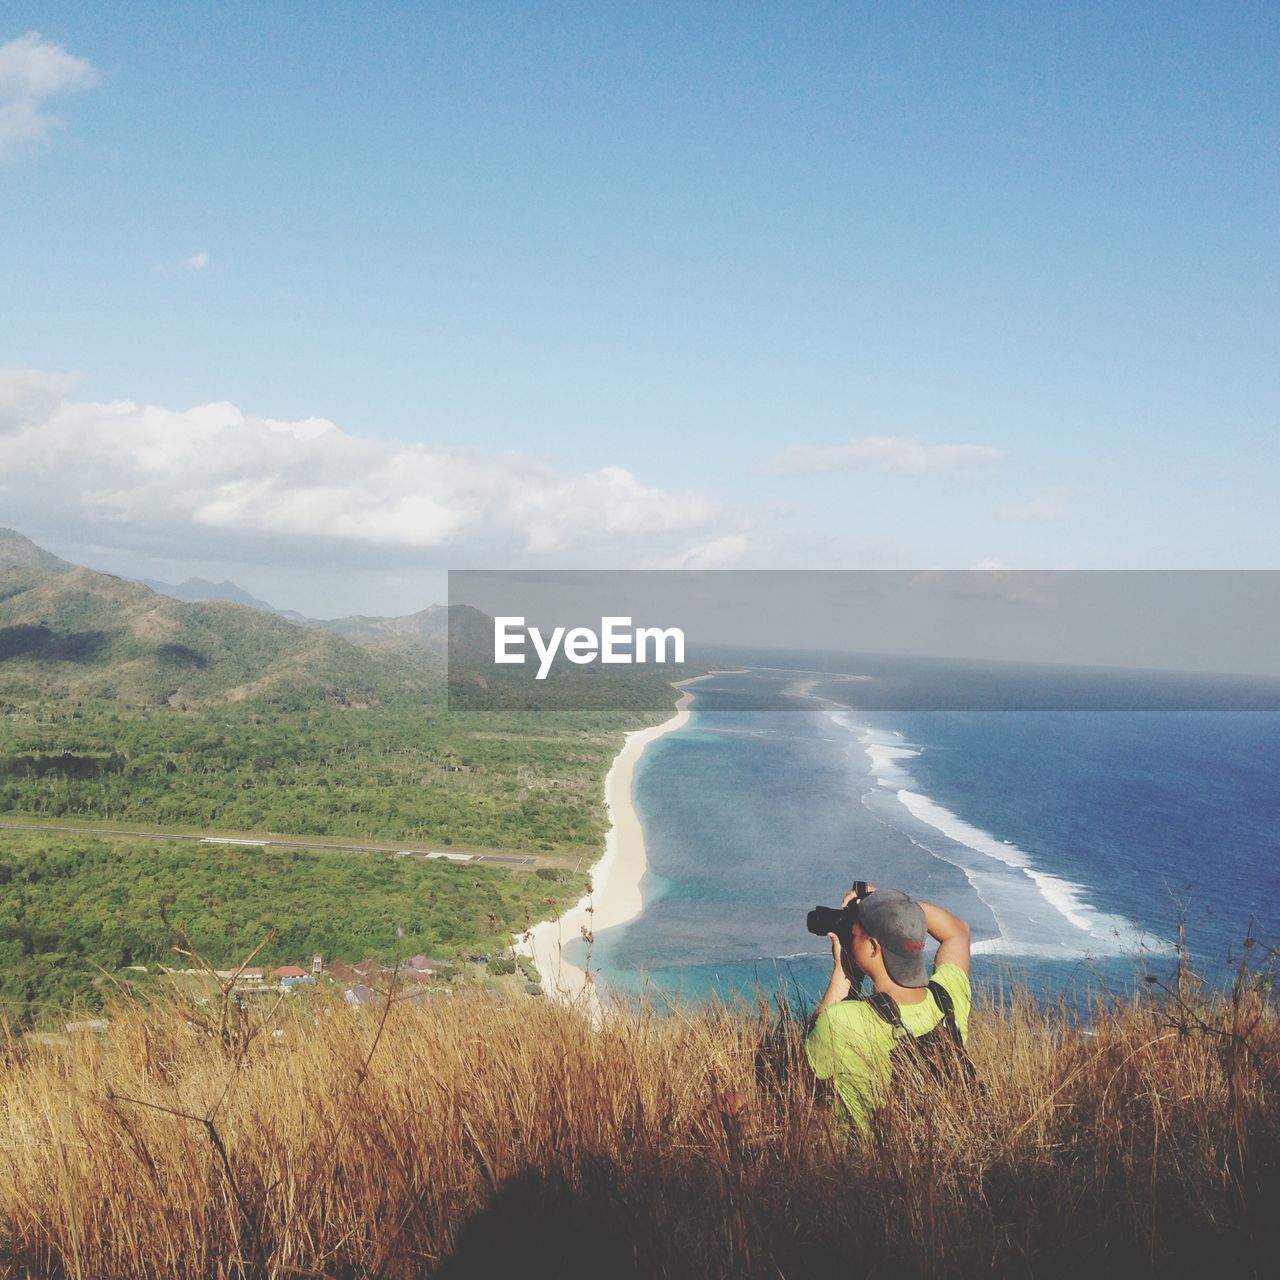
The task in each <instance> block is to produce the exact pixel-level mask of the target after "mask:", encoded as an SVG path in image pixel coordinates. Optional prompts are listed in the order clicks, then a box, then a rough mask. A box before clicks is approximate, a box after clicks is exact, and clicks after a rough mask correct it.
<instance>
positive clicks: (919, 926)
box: [858, 889, 929, 987]
mask: <svg viewBox="0 0 1280 1280" xmlns="http://www.w3.org/2000/svg"><path fill="white" fill-rule="evenodd" d="M858 923H859V924H860V925H861V926H862V928H863V931H864V932H866V933H869V934H870V935H871V936H872V937H873V938H874V939H875V940H876V941H877V942H878V943H879V944H880V945H881V946H882V947H883V948H884V967H885V968H886V969H887V970H888V971H889V977H891V978H892V979H893V980H894V982H896V983H897V984H898V985H899V986H900V987H927V986H928V985H929V975H928V974H927V973H926V972H925V968H924V942H925V938H926V937H928V931H927V930H926V929H925V926H924V908H923V907H922V906H921V905H920V904H919V903H918V902H917V901H916V900H915V899H914V898H909V897H907V895H906V894H905V893H902V892H901V891H900V890H898V889H877V890H876V891H875V893H869V894H867V896H866V897H865V898H863V899H862V901H861V902H860V903H858Z"/></svg>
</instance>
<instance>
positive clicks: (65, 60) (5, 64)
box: [0, 31, 98, 161]
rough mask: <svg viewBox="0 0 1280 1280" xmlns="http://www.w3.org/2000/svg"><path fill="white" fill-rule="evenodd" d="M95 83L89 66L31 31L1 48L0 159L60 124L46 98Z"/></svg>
mask: <svg viewBox="0 0 1280 1280" xmlns="http://www.w3.org/2000/svg"><path fill="white" fill-rule="evenodd" d="M97 83H98V73H97V71H95V70H94V68H93V67H92V66H91V65H90V64H89V63H88V62H86V61H85V60H84V59H83V58H76V57H73V56H72V55H71V54H69V53H68V52H67V51H66V50H65V49H64V48H62V46H61V45H57V44H54V43H53V42H52V41H51V40H44V39H42V38H41V37H40V36H38V35H37V34H36V33H35V32H34V31H31V32H28V33H27V34H26V35H25V36H19V37H18V38H17V39H16V40H10V41H9V42H8V43H7V44H2V45H0V161H3V160H9V159H12V158H13V157H14V156H16V155H18V154H19V153H20V152H21V151H23V150H24V149H25V148H27V147H29V146H34V145H37V144H39V143H41V142H44V141H46V140H47V139H48V137H49V135H50V133H51V132H52V131H53V129H54V128H55V127H56V126H57V125H58V124H60V123H61V121H59V119H58V118H57V116H55V115H53V114H52V113H51V112H49V111H48V109H47V102H48V100H49V99H50V98H52V97H54V96H56V95H57V94H60V93H69V92H72V91H73V90H77V89H90V88H92V87H93V86H94V85H96V84H97Z"/></svg>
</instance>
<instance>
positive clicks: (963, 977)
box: [804, 964, 973, 1130]
mask: <svg viewBox="0 0 1280 1280" xmlns="http://www.w3.org/2000/svg"><path fill="white" fill-rule="evenodd" d="M933 980H934V981H935V982H936V983H937V984H938V985H939V986H941V987H942V988H944V989H945V990H946V992H947V994H948V995H949V996H950V997H951V1002H952V1004H953V1005H955V1011H956V1025H957V1026H958V1027H959V1028H960V1037H961V1039H963V1040H967V1039H968V1038H969V1008H970V1006H971V1004H972V1003H973V995H972V992H971V989H970V986H969V975H968V974H967V973H965V971H964V970H963V969H961V968H960V967H959V966H958V965H954V964H942V965H939V966H938V967H937V968H936V969H935V970H934V971H933ZM899 1009H900V1012H901V1014H902V1025H903V1026H904V1027H905V1028H906V1029H907V1030H908V1031H909V1032H910V1033H911V1034H912V1035H913V1036H922V1035H924V1034H925V1033H926V1032H928V1031H932V1030H933V1028H934V1027H936V1026H937V1025H938V1023H940V1022H941V1021H942V1010H941V1009H939V1008H938V1002H937V1001H936V1000H935V999H934V998H933V994H932V992H930V993H929V994H927V995H926V996H925V998H924V999H923V1000H921V1001H920V1003H919V1004H904V1005H901V1006H899ZM893 1042H894V1034H893V1028H892V1027H891V1026H890V1025H889V1024H888V1023H887V1022H885V1020H884V1019H883V1018H882V1017H881V1016H880V1015H879V1014H878V1013H877V1012H876V1011H875V1010H874V1009H873V1008H872V1007H871V1006H870V1005H869V1004H868V1003H867V1002H866V1001H865V1000H842V1001H841V1002H840V1003H839V1004H836V1005H832V1006H831V1008H830V1009H825V1010H823V1012H822V1013H820V1014H819V1015H818V1017H817V1019H816V1021H815V1022H814V1024H813V1027H812V1029H811V1030H810V1032H809V1035H808V1036H807V1037H806V1039H805V1046H804V1047H805V1052H806V1053H807V1054H808V1057H809V1065H810V1066H811V1067H812V1068H813V1074H814V1075H815V1076H817V1077H818V1079H819V1080H830V1079H832V1078H833V1077H834V1079H835V1085H836V1093H837V1094H838V1095H839V1097H840V1102H841V1103H842V1105H843V1107H844V1110H845V1112H846V1113H847V1114H848V1116H849V1118H850V1119H851V1120H852V1121H853V1122H854V1123H855V1124H856V1125H857V1126H858V1127H859V1128H860V1129H864V1130H865V1129H866V1128H868V1126H869V1124H870V1120H871V1113H872V1112H873V1111H874V1110H875V1109H876V1108H877V1107H878V1106H879V1105H880V1104H881V1103H882V1102H883V1101H884V1098H885V1093H886V1091H887V1089H888V1085H889V1080H890V1077H891V1076H892V1074H893V1072H892V1068H891V1066H890V1063H889V1054H890V1051H891V1050H892V1049H893Z"/></svg>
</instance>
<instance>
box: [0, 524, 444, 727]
mask: <svg viewBox="0 0 1280 1280" xmlns="http://www.w3.org/2000/svg"><path fill="white" fill-rule="evenodd" d="M24 543H26V540H25V539H19V541H18V542H17V543H16V544H15V543H14V541H13V539H12V538H10V539H8V540H7V541H6V542H5V543H4V545H5V546H6V547H14V546H16V547H17V550H16V551H15V552H14V554H15V555H22V556H26V557H28V558H30V557H31V551H30V550H29V549H28V548H31V547H32V546H33V544H29V543H27V544H26V546H23V545H22V544H24ZM34 551H35V552H37V553H38V552H39V548H34ZM44 554H47V553H44ZM55 559H56V557H55ZM58 563H59V564H62V563H63V562H61V561H58ZM429 683H430V677H429V674H428V673H427V672H426V671H425V670H424V669H423V666H422V664H417V665H415V664H411V663H407V662H405V661H403V660H402V659H401V658H400V657H399V656H398V655H395V654H389V655H386V656H385V657H382V658H380V657H378V656H375V655H374V654H372V653H370V652H367V651H366V650H364V649H361V648H358V647H357V646H356V645H354V644H351V643H350V642H348V641H346V640H344V639H342V638H341V637H340V636H336V635H333V634H331V633H330V632H327V631H325V630H323V629H321V628H318V627H300V626H296V625H294V624H293V623H291V622H288V621H286V620H285V619H283V618H280V617H277V616H276V615H274V614H272V613H268V612H265V611H264V610H261V609H254V608H250V607H249V606H247V605H242V604H230V603H226V602H222V601H210V602H206V603H201V604H186V603H183V602H182V601H178V600H174V599H171V598H170V597H168V596H164V595H160V594H158V593H157V592H155V591H152V590H151V589H150V588H149V587H146V586H144V585H143V584H141V583H138V582H129V581H126V580H125V579H123V578H117V577H113V576H111V575H109V574H104V573H95V572H94V571H93V570H91V569H83V568H76V567H74V566H71V565H67V566H66V567H65V568H63V569H58V570H54V569H45V568H33V567H23V566H19V567H9V568H4V569H0V699H3V700H5V701H8V702H10V703H14V702H19V703H27V702H31V701H36V700H43V699H47V698H50V697H59V698H70V699H75V700H85V699H107V700H112V701H117V702H121V703H125V704H131V705H152V706H154V705H159V704H163V703H168V704H170V705H173V706H203V705H211V704H216V703H220V702H238V701H243V700H246V699H253V700H264V701H269V702H272V703H275V704H277V705H285V706H305V705H315V704H317V703H336V704H338V705H343V706H352V707H359V706H368V705H371V704H373V703H376V702H381V701H385V700H387V699H389V698H396V697H398V696H403V695H405V694H416V693H420V692H421V691H422V690H423V689H424V688H426V687H427V685H428V684H429Z"/></svg>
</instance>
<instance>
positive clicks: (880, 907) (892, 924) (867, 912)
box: [805, 885, 972, 1130]
mask: <svg viewBox="0 0 1280 1280" xmlns="http://www.w3.org/2000/svg"><path fill="white" fill-rule="evenodd" d="M854 900H855V899H854V895H853V894H852V893H848V894H846V895H845V897H844V901H843V902H842V903H841V904H840V905H841V906H847V905H848V904H849V903H850V902H852V901H854ZM857 903H858V915H857V920H856V922H855V924H854V926H853V939H852V941H853V948H852V951H853V954H852V955H851V956H845V955H844V948H843V947H842V946H841V944H840V939H839V938H837V937H836V935H835V934H834V933H829V934H827V937H828V938H829V939H830V940H831V958H832V970H831V980H830V982H829V983H828V984H827V991H826V994H825V995H824V996H823V997H822V1000H821V1002H820V1003H819V1005H818V1008H817V1010H816V1012H815V1015H814V1021H813V1026H812V1027H811V1028H810V1031H809V1035H808V1037H807V1039H806V1041H805V1049H806V1052H807V1053H808V1057H809V1065H810V1066H811V1067H812V1068H813V1071H814V1074H815V1075H816V1076H817V1077H818V1079H820V1080H827V1079H831V1078H833V1077H834V1079H835V1086H836V1092H837V1094H838V1096H839V1098H840V1102H841V1104H842V1106H843V1108H844V1110H845V1111H846V1112H847V1113H848V1115H849V1118H850V1119H851V1120H852V1121H853V1122H854V1124H856V1125H857V1126H858V1127H859V1128H860V1129H863V1130H865V1129H867V1128H868V1127H869V1123H870V1118H871V1115H872V1113H873V1112H874V1111H875V1109H876V1108H877V1107H878V1106H880V1105H881V1104H882V1103H883V1102H884V1100H885V1098H886V1097H887V1095H888V1089H889V1084H890V1081H891V1080H892V1077H893V1065H892V1058H891V1055H893V1054H894V1047H895V1045H897V1044H899V1043H902V1044H904V1045H907V1046H908V1047H909V1038H911V1037H914V1038H916V1039H917V1040H918V1041H919V1042H920V1047H921V1049H923V1047H924V1043H925V1042H924V1041H923V1040H921V1037H926V1036H928V1037H929V1040H930V1042H932V1043H934V1044H935V1045H936V1043H937V1041H938V1040H939V1039H946V1040H953V1039H958V1041H959V1042H960V1043H959V1045H957V1046H956V1048H957V1049H959V1050H960V1054H961V1056H962V1054H963V1049H962V1047H961V1046H962V1045H963V1042H964V1041H965V1040H967V1039H968V1034H969V1007H970V1004H971V1001H972V995H971V992H970V987H969V926H968V925H967V924H966V923H965V922H964V921H963V920H961V919H960V917H959V916H954V915H952V914H951V912H950V911H946V910H944V909H943V908H942V907H938V906H934V905H933V903H931V902H917V901H916V900H915V899H913V898H909V897H908V896H907V895H906V894H905V893H900V892H899V891H898V890H897V889H877V888H876V887H875V886H874V885H868V886H867V892H866V895H865V896H864V897H862V898H861V899H858V900H857ZM926 934H927V935H929V936H930V937H932V938H934V939H935V940H936V941H937V943H938V953H937V956H936V957H935V958H934V969H933V981H934V983H935V984H936V986H937V987H938V988H941V990H940V991H939V992H938V994H937V995H935V993H934V992H933V991H931V990H930V987H929V977H928V975H927V973H926V972H925V958H924V948H925V936H926ZM850 962H851V963H850ZM853 966H856V969H855V968H854V967H853ZM857 970H861V971H862V973H864V974H866V975H867V977H868V978H870V980H871V985H872V987H873V988H874V989H875V995H874V996H872V997H871V998H870V999H865V1000H864V999H853V1000H851V999H849V996H850V994H851V992H852V991H853V981H852V976H851V975H852V974H853V973H855V972H857ZM947 1005H950V1006H951V1010H950V1016H948V1011H947V1009H946V1006H947ZM944 1048H946V1049H947V1050H948V1051H950V1052H954V1051H955V1050H954V1049H952V1048H951V1046H950V1045H946V1046H944ZM898 1052H899V1055H900V1054H901V1053H902V1052H903V1050H902V1049H899V1051H898ZM894 1056H897V1055H894ZM964 1061H966V1062H967V1059H965V1060H964ZM957 1087H959V1088H963V1087H965V1084H964V1081H963V1077H962V1078H961V1080H960V1082H959V1083H958V1084H957Z"/></svg>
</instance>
